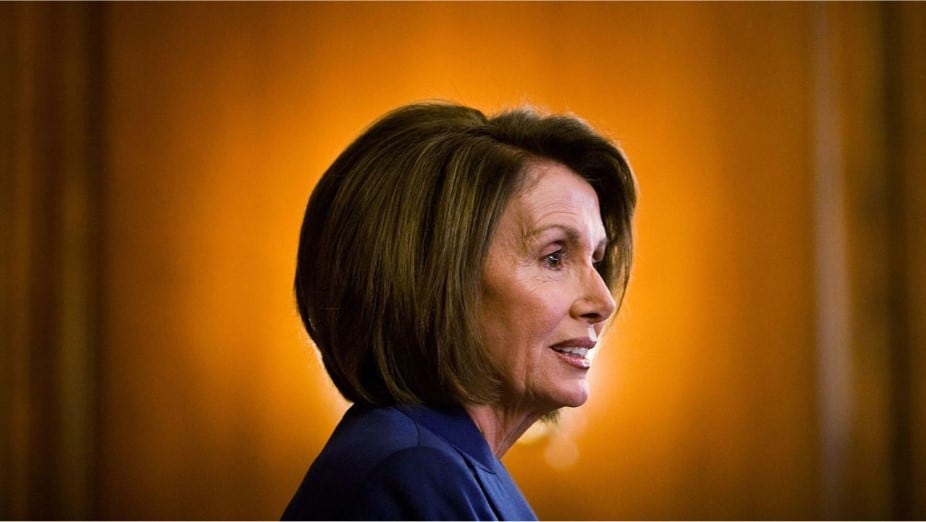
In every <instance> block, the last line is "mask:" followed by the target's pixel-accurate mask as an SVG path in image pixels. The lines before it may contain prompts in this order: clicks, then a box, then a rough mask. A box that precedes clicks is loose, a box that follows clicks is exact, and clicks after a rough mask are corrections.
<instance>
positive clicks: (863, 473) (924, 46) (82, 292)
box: [0, 3, 926, 519]
mask: <svg viewBox="0 0 926 522" xmlns="http://www.w3.org/2000/svg"><path fill="white" fill-rule="evenodd" d="M217 7H218V6H217ZM804 8H806V9H808V10H811V15H810V16H809V17H808V18H809V19H812V20H813V21H814V22H813V23H814V39H813V43H812V47H813V48H812V49H810V50H809V52H812V53H814V60H813V64H814V65H813V68H814V70H813V71H809V72H808V73H807V77H808V78H809V79H811V80H812V83H813V87H812V88H813V89H814V111H815V114H814V116H813V121H814V125H815V131H814V136H815V142H816V143H815V145H814V148H815V158H814V161H813V164H814V169H815V172H814V177H815V183H816V185H815V187H816V196H815V197H816V199H815V201H814V205H815V208H814V209H813V212H814V215H815V224H816V230H815V234H814V238H815V243H816V244H815V247H814V248H815V258H816V260H817V262H816V263H817V264H816V267H815V269H814V275H813V279H814V281H815V284H816V294H817V296H818V302H817V304H816V309H817V311H818V317H817V318H816V321H817V343H818V346H817V349H818V350H819V354H818V358H817V361H818V364H819V367H818V370H817V376H818V379H819V385H818V386H819V401H820V408H819V412H820V413H819V427H818V429H819V431H820V437H819V440H820V448H819V458H820V477H819V480H820V484H821V485H822V486H821V498H820V502H819V505H818V506H815V507H813V508H811V509H809V510H808V512H807V514H806V515H805V516H806V517H807V518H812V517H814V516H820V517H825V518H850V519H851V518H878V519H904V518H920V519H922V518H926V444H923V441H926V353H924V352H926V350H924V348H926V234H924V231H926V215H924V213H926V181H924V179H923V176H924V174H926V147H924V144H926V68H924V66H923V64H924V63H926V16H924V10H923V8H922V4H916V3H884V4H835V5H830V4H827V5H817V4H807V5H805V6H804ZM113 9H114V7H113V5H112V4H97V3H66V4H57V3H54V4H52V3H48V4H46V3H36V4H32V3H16V4H7V3H4V4H3V5H0V82H2V83H0V114H2V121H3V125H2V128H0V140H2V141H0V270H2V272H0V284H2V287H0V296H2V300H0V328H2V331H0V342H2V346H0V376H2V383H0V386H2V388H0V392H2V403H0V426H2V429H0V437H2V444H3V447H2V454H0V459H2V460H0V517H2V518H5V519H10V518H13V519H74V518H77V519H82V518H91V519H92V518H102V517H104V516H107V515H109V514H112V513H116V514H117V515H118V516H119V518H150V517H152V516H153V517H157V516H158V514H159V513H165V512H167V513H171V512H177V513H179V512H183V509H184V507H183V506H176V508H175V509H173V510H167V511H163V510H155V509H154V508H146V507H145V506H146V503H145V501H144V499H143V498H141V499H139V501H138V504H137V509H138V511H133V512H119V511H118V510H116V509H114V508H113V507H112V505H111V504H112V502H114V500H113V499H112V498H107V496H106V495H103V494H102V493H101V490H100V487H99V484H100V480H101V479H100V476H99V475H100V472H99V470H100V469H103V468H107V467H116V466H118V467H123V468H125V467H129V468H131V466H133V463H132V462H101V459H103V458H105V457H104V455H107V454H106V453H105V452H101V451H100V448H99V446H98V445H99V444H100V442H99V440H100V439H99V437H98V436H97V435H98V434H97V431H98V428H99V425H100V422H101V421H100V418H99V413H98V411H99V404H100V402H101V401H102V400H104V397H102V396H101V394H102V392H101V391H100V387H99V386H98V385H97V383H98V382H99V379H100V378H101V375H100V373H101V372H102V371H104V369H102V368H101V366H100V365H99V362H98V360H99V355H100V353H101V352H102V351H104V350H107V349H109V350H112V349H116V348H117V347H113V346H109V345H107V340H106V339H105V338H103V337H102V336H101V335H100V334H99V332H100V331H101V324H100V321H101V317H100V309H101V302H100V301H101V296H102V295H103V291H102V289H103V288H104V286H105V285H106V284H107V270H106V266H105V264H104V260H105V259H104V256H103V252H104V251H105V250H106V249H107V248H118V246H117V245H112V244H110V243H107V241H108V236H107V234H106V230H105V229H104V227H103V223H104V222H105V220H104V217H105V216H106V215H107V214H106V213H107V211H108V209H107V208H106V206H105V204H104V202H105V201H106V199H105V198H104V196H105V190H106V177H105V174H106V172H107V165H105V161H104V158H105V156H104V154H103V152H104V150H105V146H106V143H107V139H108V137H109V136H108V134H107V129H106V128H105V125H104V123H103V122H104V121H106V120H105V118H104V116H105V111H106V107H107V96H109V95H111V94H113V93H112V92H111V91H110V90H109V89H111V87H112V86H109V85H106V84H105V82H103V81H102V79H101V78H103V76H102V71H103V70H104V69H105V68H106V66H107V65H108V64H107V62H106V59H107V56H108V51H110V50H111V49H113V48H117V47H118V46H120V45H121V42H120V41H118V40H112V39H107V35H108V34H110V33H109V32H108V30H107V29H108V28H109V27H110V26H109V25H107V24H110V23H113V22H112V18H111V17H110V16H109V15H110V14H111V11H112V10H113ZM267 9H268V11H270V12H269V14H268V16H273V13H272V6H268V7H267ZM202 23H204V24H208V23H210V21H209V20H203V21H202ZM216 23H218V22H216ZM250 45H251V46H252V47H253V49H251V50H252V51H253V52H261V49H262V47H261V44H260V43H259V42H252V43H251V44H250ZM731 45H735V42H734V43H732V44H731ZM808 88H811V87H810V86H808ZM138 123H139V124H141V123H143V122H138ZM190 146H194V145H192V144H191V145H190ZM757 306H761V305H757ZM105 370H106V371H119V368H106V369H105ZM129 378H131V376H129ZM255 429H259V427H258V428H255ZM126 433H132V432H131V431H127V432H126ZM189 436H190V437H192V438H195V437H198V436H199V437H202V438H204V439H205V438H206V437H205V435H203V434H199V435H198V434H196V433H190V434H189ZM248 436H249V435H248V432H245V430H244V429H242V434H241V438H242V439H245V438H246V437H248ZM123 443H124V444H125V445H126V446H129V447H131V446H132V441H123ZM204 444H206V445H208V440H204ZM138 451H149V452H157V451H158V449H157V448H152V447H140V448H138ZM240 458H244V457H240ZM807 458H808V459H816V458H817V455H807ZM248 465H249V464H248V463H243V464H242V465H241V466H242V469H246V468H247V466H248ZM136 471H137V473H138V474H142V473H145V472H146V471H145V470H143V469H138V470H136ZM170 471H171V472H170V473H166V474H165V475H164V478H163V479H156V480H162V481H163V482H162V485H163V486H164V487H168V486H170V487H173V485H172V484H169V483H168V481H175V480H181V481H182V480H184V479H183V478H182V477H183V475H184V470H183V469H182V468H177V469H173V470H170ZM200 476H201V475H200ZM207 478H208V477H207ZM215 478H216V481H217V482H219V481H218V479H219V478H220V477H215ZM152 480H155V479H152ZM675 480H679V481H682V482H690V483H694V482H696V481H697V480H698V477H697V474H693V475H692V476H683V477H676V478H675ZM254 494H255V493H254V492H253V491H248V490H244V489H242V490H240V491H238V490H235V491H218V492H216V497H217V498H228V497H234V498H236V501H237V502H239V503H242V504H247V503H255V502H252V500H253V499H252V497H251V496H252V495H254ZM766 494H767V493H766ZM203 500H204V501H205V502H208V501H209V500H210V499H203ZM730 502H736V500H735V499H731V500H730ZM746 502H748V500H746ZM145 509H150V511H145ZM208 511H209V507H208V505H207V506H206V507H203V506H200V507H198V509H197V511H196V512H197V513H201V512H208ZM215 513H216V514H215V515H214V517H220V518H221V517H225V516H227V511H215ZM277 515H278V513H271V512H267V513H263V517H264V518H272V517H275V516H277ZM759 515H760V514H757V516H759ZM243 516H246V517H250V516H252V515H251V512H245V514H244V515H243ZM693 516H696V517H700V516H703V514H698V513H695V514H693Z"/></svg>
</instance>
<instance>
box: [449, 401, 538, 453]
mask: <svg viewBox="0 0 926 522" xmlns="http://www.w3.org/2000/svg"><path fill="white" fill-rule="evenodd" d="M464 408H465V409H466V413H468V414H469V416H470V418H471V419H473V422H474V423H475V424H476V427H477V428H479V431H480V432H482V436H483V437H485V439H486V442H488V443H489V448H490V449H491V450H492V453H493V454H494V455H495V457H496V458H498V459H501V458H502V456H503V455H504V454H505V453H506V452H507V451H508V449H509V448H511V446H513V445H514V443H515V442H516V441H517V440H518V439H519V438H520V437H521V435H523V434H524V432H525V431H527V429H528V428H530V427H531V425H533V424H534V422H536V421H537V420H538V419H539V418H540V417H542V415H543V414H542V413H526V412H523V411H513V410H509V409H506V408H504V407H503V406H500V405H497V404H468V405H466V406H464Z"/></svg>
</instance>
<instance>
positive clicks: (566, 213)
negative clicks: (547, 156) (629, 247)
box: [506, 161, 606, 243]
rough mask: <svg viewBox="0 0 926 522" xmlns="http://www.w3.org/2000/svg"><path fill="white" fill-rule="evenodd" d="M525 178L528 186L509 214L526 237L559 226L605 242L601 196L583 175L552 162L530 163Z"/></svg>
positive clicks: (524, 188) (512, 203)
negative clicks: (600, 205)
mask: <svg viewBox="0 0 926 522" xmlns="http://www.w3.org/2000/svg"><path fill="white" fill-rule="evenodd" d="M524 175H525V181H524V186H523V187H522V189H521V191H519V192H518V194H516V195H515V196H514V198H512V201H511V202H510V203H509V209H508V210H509V211H510V212H506V214H509V216H508V217H509V218H511V219H513V220H514V221H516V222H517V223H516V224H517V226H518V228H520V229H521V232H522V235H534V234H536V233H538V232H540V231H542V230H543V229H544V228H546V227H548V226H556V225H559V226H565V227H569V228H573V229H575V231H576V232H578V233H580V234H581V235H583V236H588V239H589V240H591V241H592V242H594V243H597V242H598V241H600V240H602V239H605V235H606V234H605V230H604V225H603V224H602V222H601V212H600V210H599V206H598V195H597V194H596V193H595V189H594V188H592V186H591V185H590V184H589V183H588V182H587V181H585V180H584V179H583V178H582V177H581V176H579V175H578V174H576V173H575V172H573V171H572V170H571V169H569V168H568V167H566V166H565V165H562V164H560V163H555V162H550V161H545V162H536V163H531V164H528V166H527V167H526V169H525V174H524ZM512 224H514V223H512Z"/></svg>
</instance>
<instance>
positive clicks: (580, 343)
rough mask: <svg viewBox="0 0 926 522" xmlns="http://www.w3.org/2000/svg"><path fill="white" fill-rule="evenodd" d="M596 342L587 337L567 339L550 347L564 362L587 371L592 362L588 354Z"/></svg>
mask: <svg viewBox="0 0 926 522" xmlns="http://www.w3.org/2000/svg"><path fill="white" fill-rule="evenodd" d="M595 344H596V341H595V340H593V339H590V338H588V337H582V338H578V339H569V340H566V341H562V342H559V343H556V344H554V345H553V346H550V348H551V349H553V351H554V352H556V354H557V355H558V356H559V357H560V359H562V360H563V361H564V362H566V363H568V364H569V365H571V366H574V367H576V368H579V369H583V370H587V369H588V368H590V367H591V365H592V362H591V361H590V360H589V359H588V352H589V351H590V350H591V349H592V348H594V347H595Z"/></svg>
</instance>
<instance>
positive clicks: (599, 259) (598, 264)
mask: <svg viewBox="0 0 926 522" xmlns="http://www.w3.org/2000/svg"><path fill="white" fill-rule="evenodd" d="M567 261H569V253H568V252H567V251H566V248H565V247H561V248H559V249H558V250H556V251H555V252H551V253H549V254H546V255H544V256H543V257H542V258H541V263H542V264H543V266H544V267H545V268H548V269H550V270H554V271H560V270H562V269H563V268H565V265H566V262H567ZM603 264H604V253H603V252H600V253H599V252H596V253H595V254H594V256H593V257H592V267H593V268H594V269H595V270H596V271H599V272H600V271H601V268H602V266H603Z"/></svg>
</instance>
